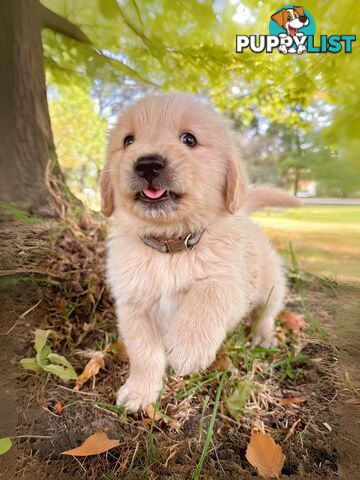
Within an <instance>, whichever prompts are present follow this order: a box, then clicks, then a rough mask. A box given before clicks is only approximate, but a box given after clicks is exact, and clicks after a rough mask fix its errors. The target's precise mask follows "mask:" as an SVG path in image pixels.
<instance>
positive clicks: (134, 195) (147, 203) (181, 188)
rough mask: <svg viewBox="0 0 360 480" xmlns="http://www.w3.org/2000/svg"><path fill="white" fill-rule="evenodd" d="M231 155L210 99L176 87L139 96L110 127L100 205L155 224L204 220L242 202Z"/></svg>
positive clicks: (226, 129)
mask: <svg viewBox="0 0 360 480" xmlns="http://www.w3.org/2000/svg"><path fill="white" fill-rule="evenodd" d="M237 157H238V155H237V152H236V148H235V145H234V134H233V132H232V129H231V125H230V122H229V121H228V120H227V119H225V118H223V117H222V116H220V115H219V114H218V113H216V112H215V111H213V110H212V109H211V108H210V107H208V106H206V105H204V104H202V103H200V102H198V101H196V100H195V99H193V98H192V97H190V96H188V95H184V94H175V95H173V94H167V95H158V96H152V97H146V98H144V99H142V100H141V101H139V102H138V103H137V104H136V105H133V106H131V107H129V108H128V109H127V110H126V111H125V112H124V113H123V114H122V115H121V116H120V118H119V120H118V123H117V125H116V126H115V128H114V129H113V131H112V132H111V135H110V139H109V145H108V156H107V160H106V164H105V168H104V171H103V173H102V175H101V180H100V186H101V196H102V212H103V213H104V215H106V216H110V215H111V214H112V213H113V211H115V212H119V213H126V214H127V217H129V216H130V217H132V218H134V219H135V218H136V219H137V221H139V220H140V223H141V224H142V225H144V224H145V225H147V226H148V227H149V226H154V227H156V229H154V231H155V230H156V231H157V232H159V227H161V226H163V227H167V226H169V225H172V226H177V227H178V228H175V229H174V231H180V230H184V229H186V228H195V229H196V228H200V227H201V226H206V224H207V223H208V222H209V221H210V219H211V218H214V216H216V215H219V214H221V213H224V212H225V211H227V212H229V213H234V212H235V211H236V210H237V209H238V208H239V207H240V205H241V203H242V197H243V193H244V189H245V184H246V181H245V173H244V170H243V167H242V165H241V163H240V162H239V160H238V158H237ZM165 229H166V228H165ZM147 230H149V228H148V229H147Z"/></svg>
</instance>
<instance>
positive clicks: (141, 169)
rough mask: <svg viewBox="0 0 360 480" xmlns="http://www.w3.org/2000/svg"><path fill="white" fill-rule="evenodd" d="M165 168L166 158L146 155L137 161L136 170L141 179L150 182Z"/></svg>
mask: <svg viewBox="0 0 360 480" xmlns="http://www.w3.org/2000/svg"><path fill="white" fill-rule="evenodd" d="M164 167H165V158H163V157H161V156H160V155H146V156H145V157H140V158H138V159H137V161H136V163H135V167H134V168H135V170H136V172H137V174H138V175H139V177H142V178H145V179H146V180H148V181H150V180H153V179H154V178H155V177H157V176H158V175H159V174H160V172H161V170H162V169H163V168H164Z"/></svg>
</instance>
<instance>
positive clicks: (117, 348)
mask: <svg viewBox="0 0 360 480" xmlns="http://www.w3.org/2000/svg"><path fill="white" fill-rule="evenodd" d="M112 348H113V350H114V352H115V354H116V357H117V359H118V360H119V362H127V361H128V360H129V357H128V354H127V352H126V348H125V345H124V344H123V342H122V341H121V340H116V342H114V343H113V344H112Z"/></svg>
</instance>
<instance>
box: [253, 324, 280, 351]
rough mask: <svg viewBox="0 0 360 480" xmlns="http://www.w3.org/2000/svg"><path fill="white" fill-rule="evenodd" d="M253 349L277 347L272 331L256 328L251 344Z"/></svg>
mask: <svg viewBox="0 0 360 480" xmlns="http://www.w3.org/2000/svg"><path fill="white" fill-rule="evenodd" d="M251 344H252V346H253V347H262V348H276V347H277V345H278V341H277V338H276V337H275V335H274V332H273V330H269V329H265V328H261V327H259V326H258V328H257V329H256V330H255V332H254V335H253V338H252V342H251Z"/></svg>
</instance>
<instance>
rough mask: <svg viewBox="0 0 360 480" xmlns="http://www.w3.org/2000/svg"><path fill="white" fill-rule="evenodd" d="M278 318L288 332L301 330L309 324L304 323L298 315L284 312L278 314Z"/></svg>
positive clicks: (287, 311)
mask: <svg viewBox="0 0 360 480" xmlns="http://www.w3.org/2000/svg"><path fill="white" fill-rule="evenodd" d="M280 318H281V320H282V321H283V322H284V323H285V325H286V326H287V328H288V329H289V330H303V329H304V328H308V327H309V324H308V323H307V322H305V320H304V317H303V316H302V315H300V314H299V313H295V312H290V311H289V310H284V311H282V312H281V313H280Z"/></svg>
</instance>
